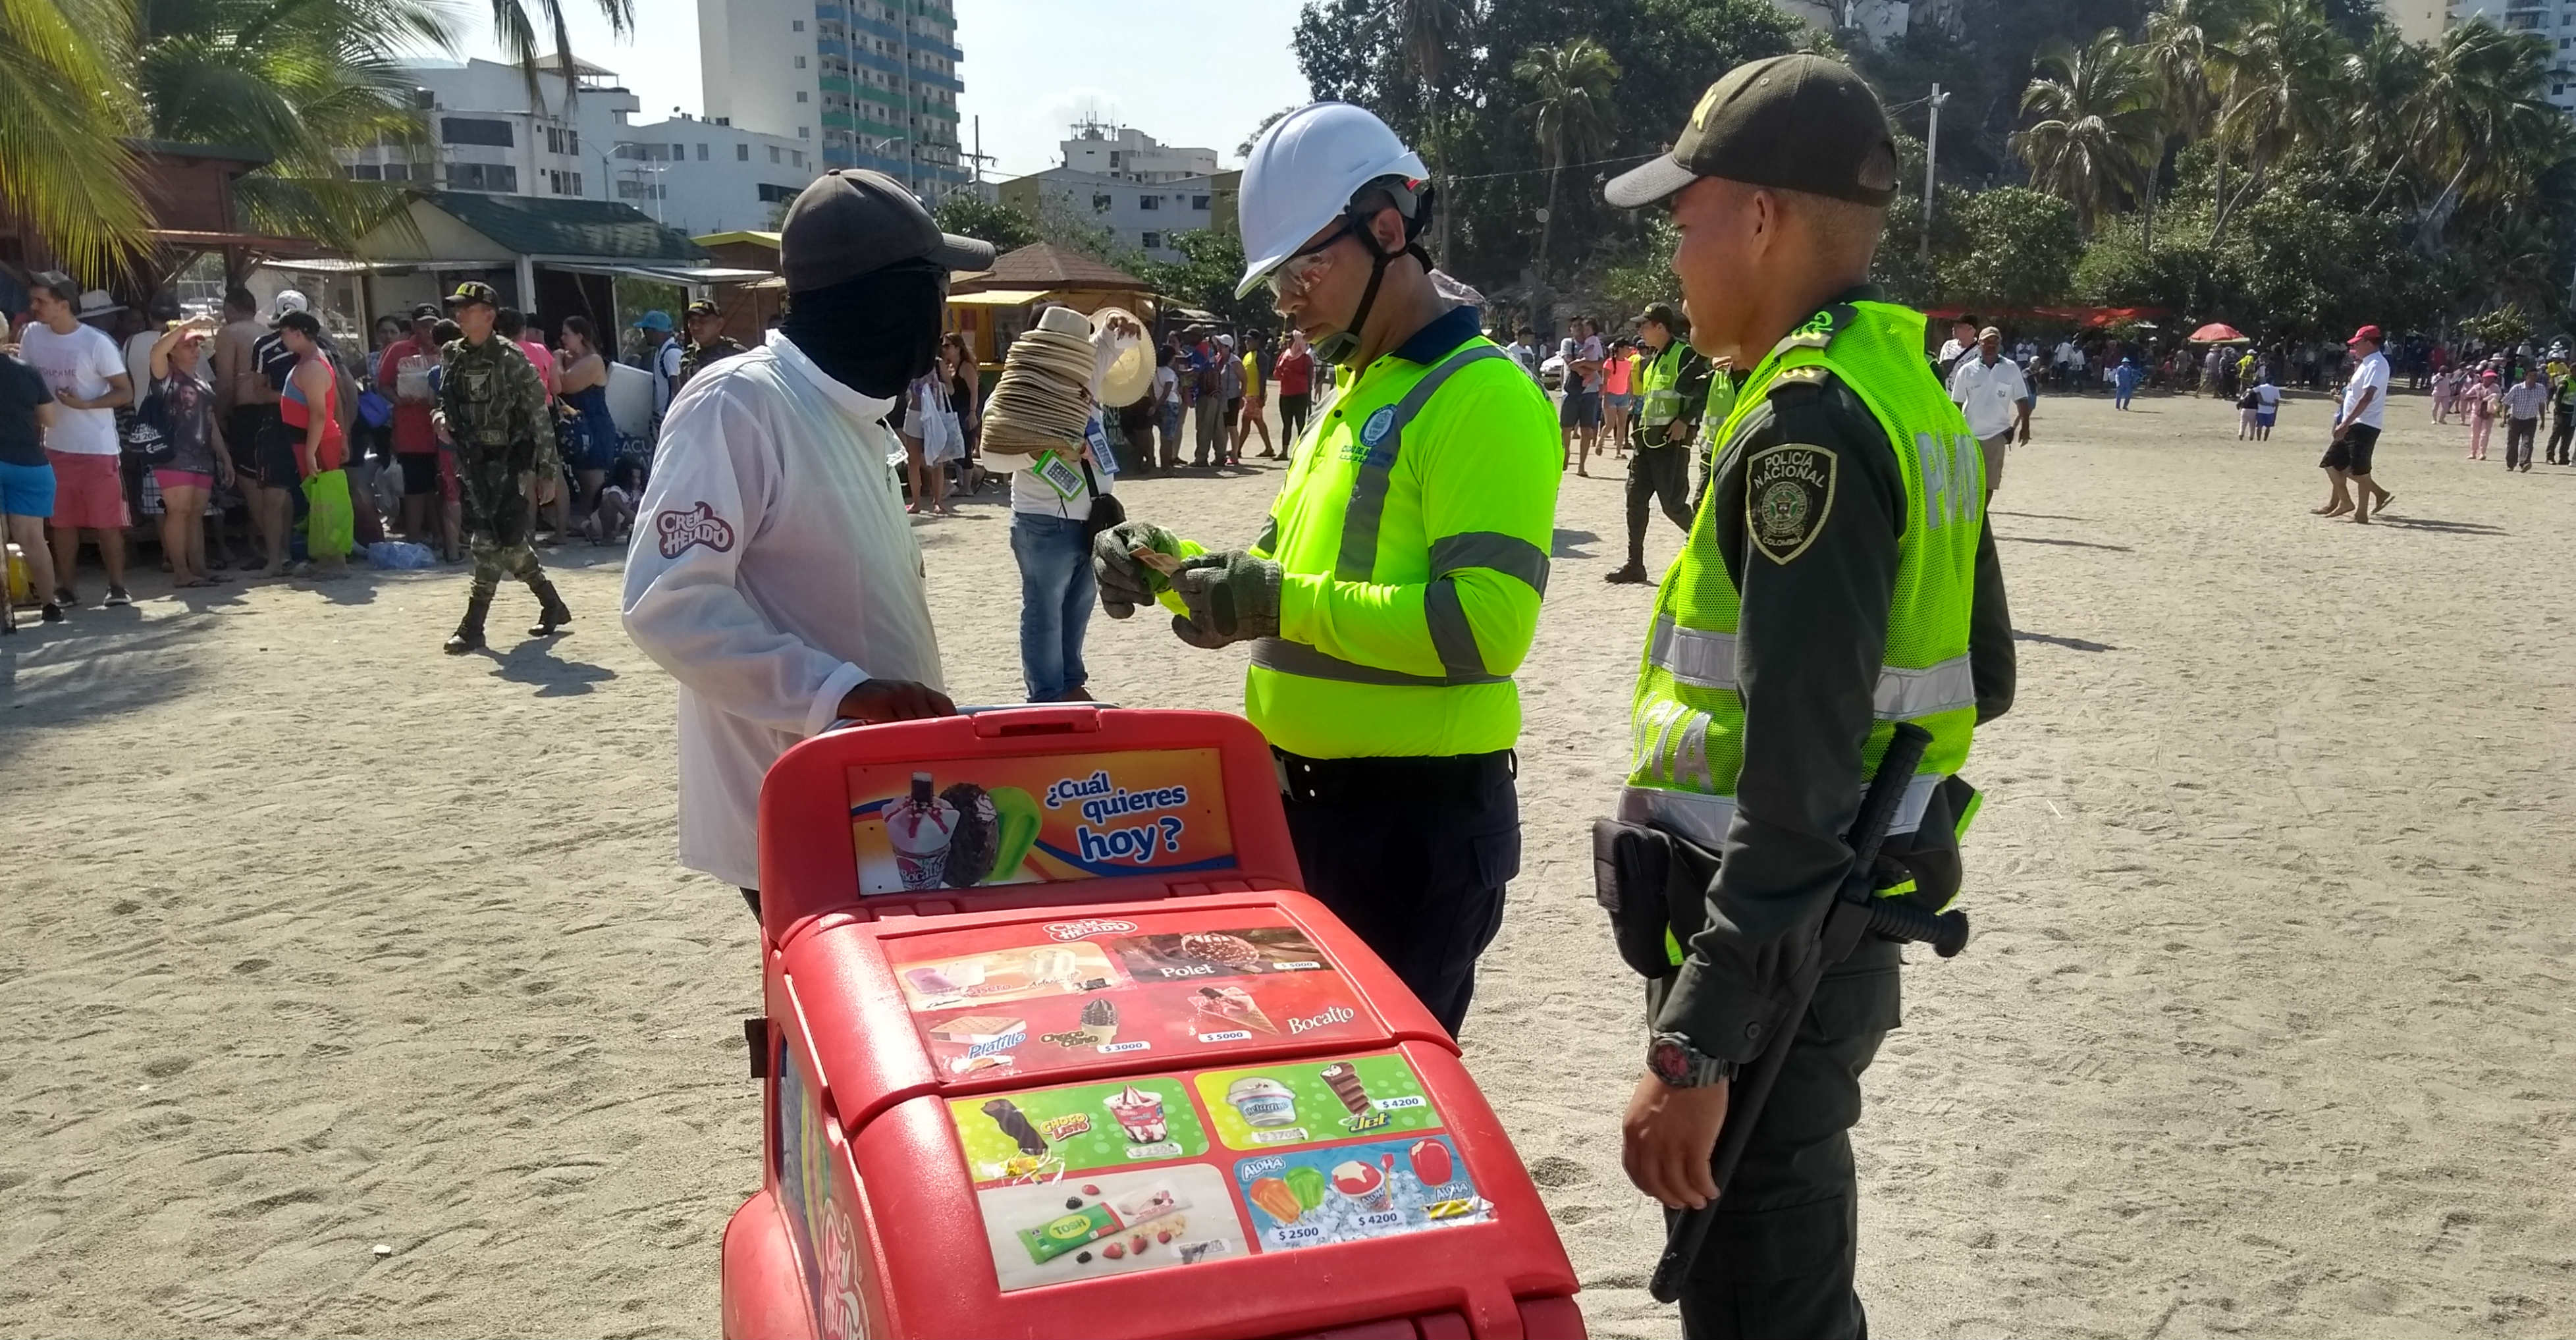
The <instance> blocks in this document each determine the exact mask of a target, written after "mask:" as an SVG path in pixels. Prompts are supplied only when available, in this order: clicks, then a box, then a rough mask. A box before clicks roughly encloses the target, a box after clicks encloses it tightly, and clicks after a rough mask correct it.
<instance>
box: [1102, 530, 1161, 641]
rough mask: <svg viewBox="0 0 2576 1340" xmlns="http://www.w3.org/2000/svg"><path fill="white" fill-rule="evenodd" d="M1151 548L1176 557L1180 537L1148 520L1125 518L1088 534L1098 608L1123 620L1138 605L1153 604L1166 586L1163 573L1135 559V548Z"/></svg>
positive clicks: (1114, 617)
mask: <svg viewBox="0 0 2576 1340" xmlns="http://www.w3.org/2000/svg"><path fill="white" fill-rule="evenodd" d="M1139 549H1152V550H1155V551H1157V552H1160V553H1166V554H1171V555H1174V556H1178V555H1179V553H1180V552H1181V541H1180V537H1179V536H1177V535H1174V534H1172V533H1171V532H1170V531H1168V530H1165V529H1163V528H1162V527H1160V526H1157V525H1155V524H1154V523H1152V522H1150V521H1127V522H1121V523H1120V524H1118V525H1115V526H1112V527H1110V528H1109V529H1107V530H1104V531H1102V532H1100V533H1099V534H1098V535H1095V536H1093V537H1091V577H1092V580H1093V582H1094V583H1095V584H1096V585H1098V586H1099V588H1100V609H1101V612H1102V613H1105V614H1107V615H1108V616H1109V617H1110V618H1113V619H1124V618H1126V617H1127V616H1128V615H1131V614H1134V613H1135V612H1136V607H1137V606H1138V605H1150V604H1153V603H1154V596H1155V593H1157V592H1159V591H1161V590H1163V589H1164V587H1165V586H1166V583H1165V582H1164V580H1163V574H1161V573H1159V572H1156V571H1154V570H1153V569H1152V568H1150V567H1147V566H1146V565H1144V564H1142V563H1139V562H1137V561H1136V551H1137V550H1139Z"/></svg>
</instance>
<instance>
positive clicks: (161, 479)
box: [151, 316, 233, 587]
mask: <svg viewBox="0 0 2576 1340" xmlns="http://www.w3.org/2000/svg"><path fill="white" fill-rule="evenodd" d="M221 324H222V323H221V322H219V321H217V320H216V319H215V318H213V317H211V316H201V317H197V318H196V319H194V320H191V321H183V322H181V323H179V324H178V325H175V326H172V327H171V328H170V329H168V330H166V331H164V332H162V334H161V338H160V339H158V340H156V341H154V342H153V344H152V355H151V372H152V394H153V395H156V396H159V397H160V398H161V408H162V418H163V422H164V424H165V425H166V426H165V428H164V431H165V432H167V433H168V434H169V445H170V459H169V460H168V461H167V462H165V463H163V464H160V465H156V466H154V467H153V468H152V478H153V482H155V483H157V484H159V485H160V486H161V553H162V555H163V556H164V557H166V558H168V559H169V560H170V584H171V585H172V586H175V587H198V586H215V585H219V584H221V583H222V582H223V580H224V579H223V578H221V577H218V576H215V575H214V574H213V573H212V572H209V571H207V569H206V499H207V498H208V497H209V496H211V495H212V494H213V493H214V490H215V485H216V484H218V483H222V484H226V485H229V484H231V483H232V482H233V458H232V452H231V450H230V448H229V445H228V444H227V443H226V442H225V441H224V433H223V429H222V428H220V427H218V426H217V425H216V423H215V387H214V383H212V382H211V381H208V380H207V379H206V375H205V371H204V360H203V358H201V357H200V351H201V350H202V349H203V348H204V346H205V341H206V338H207V337H208V336H210V335H212V334H214V332H215V330H216V328H217V327H218V326H220V325H221Z"/></svg>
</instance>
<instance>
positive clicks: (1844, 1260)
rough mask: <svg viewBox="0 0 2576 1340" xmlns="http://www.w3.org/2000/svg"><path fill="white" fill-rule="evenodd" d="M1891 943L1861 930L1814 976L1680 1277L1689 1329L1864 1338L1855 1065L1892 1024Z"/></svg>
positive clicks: (1766, 1337) (1692, 1332) (1751, 1339)
mask: <svg viewBox="0 0 2576 1340" xmlns="http://www.w3.org/2000/svg"><path fill="white" fill-rule="evenodd" d="M1897 948H1898V947H1897V946H1896V945H1895V944H1893V943H1891V942H1889V941H1885V940H1867V941H1864V942H1863V943H1862V944H1861V946H1860V947H1859V948H1858V949H1855V950H1853V951H1852V956H1851V957H1850V958H1848V959H1845V960H1844V961H1843V962H1842V963H1840V964H1838V965H1836V966H1835V967H1834V968H1833V969H1832V970H1831V971H1829V972H1827V973H1826V974H1825V976H1824V979H1823V980H1822V981H1819V982H1818V983H1817V984H1816V996H1815V999H1814V1001H1813V1002H1811V1003H1810V1004H1809V1005H1808V1007H1807V1017H1806V1018H1804V1019H1802V1020H1800V1021H1799V1024H1798V1036H1797V1039H1796V1045H1795V1046H1794V1047H1793V1048H1791V1050H1790V1052H1789V1059H1788V1061H1787V1063H1786V1064H1785V1065H1784V1066H1783V1068H1782V1069H1781V1071H1780V1080H1779V1084H1778V1086H1777V1087H1775V1088H1773V1089H1772V1091H1771V1101H1770V1102H1769V1104H1768V1105H1766V1106H1765V1107H1764V1108H1763V1109H1762V1121H1761V1124H1760V1125H1759V1126H1757V1127H1755V1128H1754V1132H1753V1140H1752V1143H1750V1144H1749V1145H1747V1146H1746V1147H1745V1150H1744V1159H1743V1162H1741V1163H1739V1164H1738V1165H1737V1166H1736V1169H1735V1178H1734V1181H1733V1182H1732V1183H1731V1184H1729V1185H1728V1186H1727V1187H1726V1188H1725V1196H1724V1198H1723V1199H1721V1200H1720V1201H1719V1202H1718V1214H1717V1221H1716V1222H1715V1223H1714V1224H1712V1225H1711V1226H1710V1228H1709V1234H1708V1243H1707V1245H1706V1246H1705V1247H1704V1248H1702V1249H1701V1251H1700V1256H1699V1260H1698V1261H1697V1262H1695V1263H1693V1265H1692V1266H1691V1270H1690V1273H1689V1275H1688V1276H1687V1277H1686V1278H1685V1280H1684V1283H1683V1286H1682V1297H1681V1312H1682V1334H1683V1335H1684V1336H1685V1337H1687V1338H1688V1340H1739V1338H1740V1340H1789V1338H1790V1337H1795V1338H1796V1340H1863V1338H1864V1337H1866V1336H1867V1335H1868V1334H1869V1318H1868V1316H1867V1314H1866V1313H1864V1312H1863V1311H1862V1309H1861V1303H1860V1295H1859V1294H1857V1293H1855V1292H1854V1291H1853V1289H1852V1275H1853V1271H1854V1267H1855V1265H1856V1263H1857V1259H1858V1253H1859V1248H1860V1219H1859V1214H1860V1187H1859V1183H1858V1180H1857V1178H1856V1177H1855V1175H1854V1173H1853V1170H1852V1149H1851V1128H1852V1125H1853V1123H1855V1122H1857V1121H1859V1120H1860V1077H1861V1072H1862V1071H1864V1070H1867V1069H1869V1063H1870V1061H1871V1059H1872V1058H1874V1057H1876V1056H1877V1055H1878V1044H1879V1043H1880V1042H1881V1041H1883V1040H1885V1039H1886V1037H1887V1034H1888V1031H1889V1030H1890V1029H1893V1028H1895V1027H1896V1026H1897V1023H1898V1014H1899V998H1898V990H1897V981H1898V977H1897V974H1898V965H1899V959H1898V956H1897Z"/></svg>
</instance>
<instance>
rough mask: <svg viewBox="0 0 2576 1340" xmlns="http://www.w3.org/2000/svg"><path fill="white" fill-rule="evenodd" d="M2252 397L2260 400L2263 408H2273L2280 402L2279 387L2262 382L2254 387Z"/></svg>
mask: <svg viewBox="0 0 2576 1340" xmlns="http://www.w3.org/2000/svg"><path fill="white" fill-rule="evenodd" d="M2254 398H2255V399H2256V400H2257V401H2260V402H2261V403H2262V406H2263V408H2265V409H2272V408H2275V407H2277V406H2278V405H2279V404H2280V403H2281V388H2280V387H2277V386H2274V385H2273V384H2272V383H2270V382H2264V383H2262V384H2261V385H2259V386H2256V387H2255V388H2254Z"/></svg>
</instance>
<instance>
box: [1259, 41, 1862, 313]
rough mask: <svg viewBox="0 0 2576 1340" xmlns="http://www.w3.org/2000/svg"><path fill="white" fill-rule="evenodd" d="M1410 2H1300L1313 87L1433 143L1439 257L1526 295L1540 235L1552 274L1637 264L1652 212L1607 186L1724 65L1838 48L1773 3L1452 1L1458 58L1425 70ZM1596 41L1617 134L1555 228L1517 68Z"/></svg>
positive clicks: (1655, 144) (1565, 180)
mask: <svg viewBox="0 0 2576 1340" xmlns="http://www.w3.org/2000/svg"><path fill="white" fill-rule="evenodd" d="M1399 8H1403V6H1398V5H1390V4H1389V3H1388V0H1305V4H1304V7H1303V10H1302V12H1301V13H1300V15H1299V17H1298V23H1297V44H1296V45H1297V55H1298V63H1299V65H1300V66H1301V68H1302V69H1303V70H1304V71H1305V74H1306V78H1307V82H1308V83H1309V84H1310V85H1311V86H1312V87H1313V89H1314V92H1315V96H1316V97H1318V98H1330V99H1337V100H1340V101H1345V102H1354V103H1358V104H1359V105H1361V106H1363V107H1366V108H1368V109H1369V110H1371V111H1373V112H1376V113H1377V114H1378V115H1379V116H1381V117H1383V118H1385V119H1386V121H1387V124H1389V125H1391V126H1393V127H1395V129H1396V132H1397V133H1398V134H1400V135H1403V136H1404V137H1405V138H1406V140H1407V142H1408V143H1411V144H1412V145H1414V146H1415V148H1416V149H1417V150H1420V151H1421V152H1423V154H1424V157H1425V159H1426V161H1428V162H1429V163H1431V164H1432V165H1433V167H1434V171H1435V175H1436V176H1437V178H1438V179H1439V187H1440V192H1441V208H1442V210H1443V212H1444V214H1445V215H1446V216H1447V218H1448V220H1449V241H1448V243H1447V245H1446V247H1445V248H1444V250H1443V257H1442V263H1443V265H1444V266H1445V267H1446V268H1448V269H1449V270H1451V271H1452V272H1454V273H1456V274H1457V275H1458V276H1459V277H1460V278H1461V279H1464V280H1466V281H1467V282H1469V283H1472V284H1474V285H1475V286H1476V287H1478V288H1480V289H1482V290H1483V291H1484V292H1485V293H1486V294H1487V295H1489V296H1493V297H1498V298H1509V297H1511V296H1514V295H1515V294H1516V293H1525V292H1526V289H1525V288H1524V287H1523V286H1524V285H1526V284H1528V282H1529V281H1530V280H1531V279H1533V278H1534V277H1535V272H1536V268H1537V265H1538V262H1539V259H1540V257H1539V245H1540V242H1541V240H1542V239H1541V233H1542V231H1544V232H1546V233H1547V237H1546V238H1545V242H1546V244H1547V247H1548V252H1547V261H1548V269H1549V271H1550V273H1553V274H1559V275H1564V274H1568V273H1569V272H1582V273H1584V274H1589V275H1591V276H1593V277H1597V276H1598V274H1599V273H1600V272H1601V271H1602V270H1604V269H1606V268H1607V267H1608V266H1609V265H1611V264H1615V263H1620V262H1623V261H1627V260H1630V259H1632V258H1633V257H1634V256H1635V255H1636V254H1637V253H1638V252H1639V251H1640V250H1641V249H1642V248H1643V247H1644V245H1645V241H1646V232H1647V228H1648V223H1647V221H1646V220H1645V219H1643V218H1640V217H1638V216H1637V215H1635V214H1633V213H1631V212H1630V211H1627V210H1617V209H1612V208H1610V207H1609V205H1607V204H1606V203H1604V202H1603V201H1602V200H1601V192H1600V184H1601V183H1602V182H1603V181H1604V180H1606V179H1607V178H1608V177H1609V176H1611V175H1613V174H1614V173H1616V172H1617V171H1620V170H1622V169H1624V168H1625V167H1627V166H1628V165H1629V164H1631V163H1633V162H1636V161H1639V160H1642V159H1644V158H1646V157H1649V156H1651V155H1653V154H1655V153H1658V152H1660V151H1662V150H1663V149H1664V148H1665V147H1667V146H1668V145H1669V143H1670V142H1671V140H1672V137H1673V135H1674V133H1675V132H1676V131H1677V130H1678V129H1679V128H1680V127H1681V125H1682V123H1683V122H1684V121H1685V120H1687V119H1688V118H1689V116H1690V111H1691V108H1692V106H1693V105H1694V104H1696V103H1697V102H1698V101H1699V96H1700V93H1701V91H1702V90H1704V89H1706V88H1707V87H1708V85H1709V83H1710V82H1711V81H1713V80H1715V79H1716V78H1717V76H1718V75H1720V74H1723V73H1725V72H1726V71H1727V70H1728V69H1729V68H1731V67H1733V66H1735V65H1737V64H1740V63H1742V62H1744V61H1747V60H1752V59H1756V58H1758V57H1762V56H1771V55H1778V54H1780V53H1782V52H1786V51H1790V50H1794V49H1796V48H1797V46H1798V44H1799V43H1800V42H1802V41H1807V42H1818V43H1821V44H1822V45H1824V46H1826V47H1827V48H1828V49H1830V47H1831V45H1832V44H1831V41H1830V39H1827V38H1824V37H1822V36H1821V35H1819V34H1816V33H1814V32H1813V31H1812V30H1810V29H1807V28H1805V27H1804V26H1803V25H1802V24H1800V23H1799V22H1798V21H1797V20H1795V19H1793V18H1791V17H1789V16H1788V15H1787V14H1786V13H1784V12H1783V11H1781V10H1780V9H1779V8H1778V7H1777V6H1775V5H1773V4H1771V3H1770V0H1594V2H1593V3H1588V4H1585V5H1581V6H1573V5H1564V4H1556V3H1542V0H1478V3H1475V4H1458V5H1456V6H1455V7H1454V11H1455V12H1454V16H1453V17H1455V18H1457V19H1458V20H1459V22H1458V24H1457V25H1456V26H1455V27H1453V28H1451V29H1450V30H1449V31H1451V32H1452V33H1453V34H1454V36H1453V37H1452V38H1451V41H1450V45H1449V47H1448V50H1447V53H1446V55H1447V58H1446V59H1445V60H1444V61H1443V62H1441V64H1440V66H1439V68H1438V70H1437V71H1436V72H1426V71H1421V70H1418V69H1417V67H1416V65H1415V64H1414V63H1413V62H1412V60H1411V59H1410V58H1409V56H1408V52H1407V38H1406V34H1407V32H1408V27H1407V25H1406V24H1405V23H1403V22H1398V21H1393V20H1394V19H1396V18H1401V16H1400V15H1396V14H1395V11H1396V10H1397V9H1399ZM1586 37H1589V38H1593V39H1595V40H1596V41H1597V42H1598V44H1599V45H1600V47H1601V48H1602V50H1603V51H1604V52H1605V53H1606V55H1607V56H1608V58H1609V60H1610V62H1611V63H1612V64H1613V65H1615V66H1616V67H1617V68H1618V71H1619V74H1618V77H1617V83H1616V85H1615V86H1614V87H1613V89H1612V91H1611V97H1610V100H1609V105H1608V108H1607V116H1608V122H1609V124H1608V134H1607V136H1606V138H1605V139H1604V141H1603V143H1602V146H1601V147H1600V148H1599V149H1598V150H1596V151H1595V152H1594V153H1592V154H1591V155H1589V160H1588V161H1587V159H1585V158H1569V160H1568V162H1567V164H1566V166H1565V169H1564V171H1563V174H1562V182H1561V192H1562V195H1561V199H1560V200H1559V202H1558V205H1557V207H1556V208H1555V209H1554V210H1551V211H1550V220H1551V222H1552V224H1553V226H1552V227H1550V228H1547V229H1545V230H1542V229H1541V228H1540V227H1539V226H1538V217H1537V214H1538V211H1539V210H1540V209H1542V208H1545V207H1546V200H1547V191H1548V180H1549V178H1550V177H1551V176H1552V175H1555V174H1553V173H1551V172H1550V171H1549V168H1548V165H1547V164H1546V162H1545V161H1544V160H1543V159H1542V158H1541V157H1540V156H1539V154H1537V153H1536V152H1533V150H1534V148H1535V144H1534V138H1533V127H1532V121H1531V113H1530V105H1531V100H1532V99H1531V93H1530V91H1529V88H1528V86H1527V85H1525V84H1523V83H1522V82H1521V81H1519V80H1518V79H1516V78H1515V77H1514V76H1513V73H1512V69H1513V67H1514V65H1515V64H1517V63H1518V62H1519V61H1520V59H1521V58H1522V57H1523V56H1524V55H1526V54H1528V53H1529V52H1530V51H1531V50H1533V49H1535V48H1562V47H1563V46H1564V45H1565V44H1566V43H1568V42H1571V41H1574V40H1575V39H1578V38H1586ZM1600 160H1608V161H1600Z"/></svg>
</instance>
